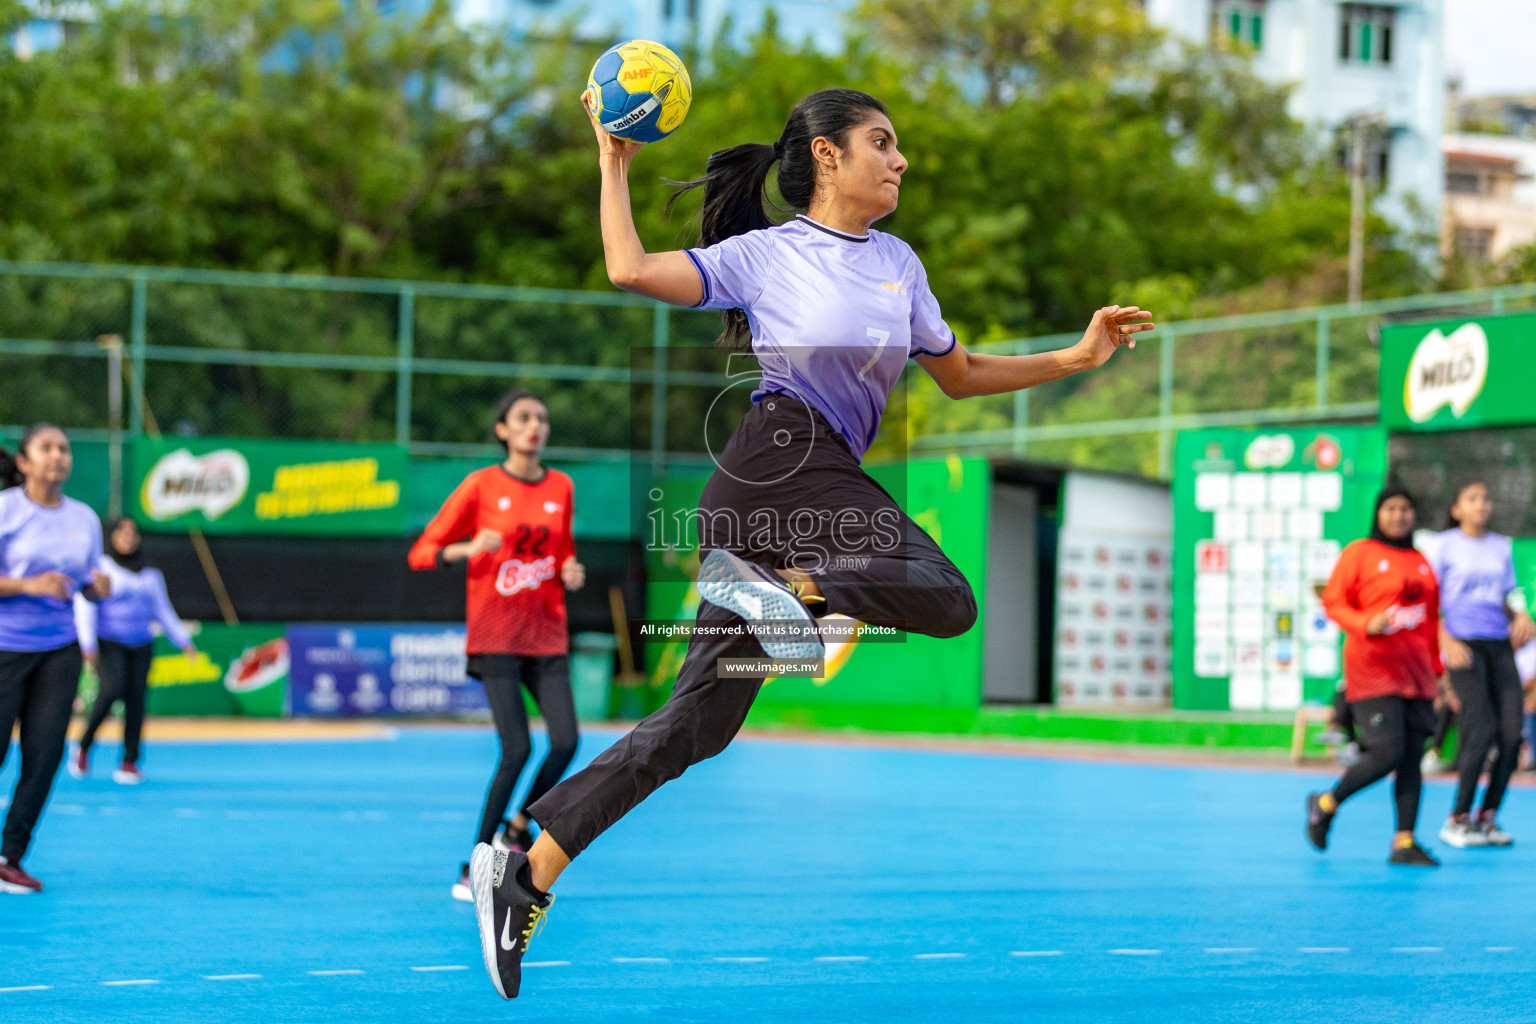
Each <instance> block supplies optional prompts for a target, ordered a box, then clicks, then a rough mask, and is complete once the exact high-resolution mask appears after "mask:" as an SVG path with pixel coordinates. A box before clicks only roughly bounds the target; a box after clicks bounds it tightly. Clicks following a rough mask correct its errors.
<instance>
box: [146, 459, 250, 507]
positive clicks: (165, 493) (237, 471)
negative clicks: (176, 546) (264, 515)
mask: <svg viewBox="0 0 1536 1024" xmlns="http://www.w3.org/2000/svg"><path fill="white" fill-rule="evenodd" d="M250 482H251V467H250V463H248V462H246V461H245V456H244V455H241V454H240V453H239V452H237V451H235V450H234V449H232V448H222V449H220V450H218V451H215V452H209V453H208V454H206V455H193V454H192V453H191V452H190V451H188V450H187V449H185V448H180V449H177V450H176V451H174V452H171V453H170V454H169V455H163V456H161V457H160V460H159V461H158V462H156V463H155V464H154V466H153V468H151V469H150V471H149V473H148V475H147V476H145V477H144V486H143V488H142V489H141V490H140V493H139V503H140V504H141V505H143V506H144V514H145V515H147V516H149V518H151V519H155V520H160V521H164V520H167V519H175V518H177V517H179V516H184V515H187V514H188V513H191V512H201V513H202V514H203V515H204V516H206V517H207V518H209V519H217V518H219V517H220V516H222V515H223V514H224V513H226V512H228V511H229V510H230V509H232V508H234V507H235V506H236V505H238V504H240V499H242V498H244V497H245V491H246V488H247V487H248V486H249V485H250Z"/></svg>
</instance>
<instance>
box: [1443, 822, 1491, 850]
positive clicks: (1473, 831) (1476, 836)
mask: <svg viewBox="0 0 1536 1024" xmlns="http://www.w3.org/2000/svg"><path fill="white" fill-rule="evenodd" d="M1440 841H1441V842H1442V843H1445V844H1446V845H1447V846H1454V847H1456V848H1457V849H1459V850H1465V849H1466V848H1467V847H1469V846H1487V845H1488V836H1487V835H1485V834H1484V832H1483V830H1482V828H1480V827H1479V825H1478V823H1477V822H1475V821H1473V820H1472V816H1471V815H1468V814H1460V815H1457V814H1453V815H1451V816H1450V817H1449V818H1447V819H1446V820H1445V824H1444V825H1442V826H1440Z"/></svg>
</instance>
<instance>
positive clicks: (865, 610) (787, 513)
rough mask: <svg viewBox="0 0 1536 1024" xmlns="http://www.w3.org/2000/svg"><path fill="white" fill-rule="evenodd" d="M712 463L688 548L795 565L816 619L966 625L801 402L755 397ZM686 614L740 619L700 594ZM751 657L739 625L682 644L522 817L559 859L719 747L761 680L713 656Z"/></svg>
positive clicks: (913, 531) (960, 598) (849, 456)
mask: <svg viewBox="0 0 1536 1024" xmlns="http://www.w3.org/2000/svg"><path fill="white" fill-rule="evenodd" d="M717 466H718V468H717V469H716V471H715V472H714V474H713V475H712V476H711V477H710V479H709V482H708V483H707V484H706V485H705V487H704V492H703V494H702V495H701V497H700V499H699V512H700V515H699V518H698V524H699V545H700V549H701V550H707V549H711V548H721V547H723V548H729V549H731V550H733V551H735V552H736V553H737V554H739V555H741V556H742V557H743V558H746V559H748V560H749V561H754V562H757V563H759V564H762V565H767V566H770V567H774V568H783V567H787V566H790V565H794V566H796V567H798V568H802V569H805V570H806V571H807V572H810V573H812V574H813V575H814V576H815V577H816V579H817V583H818V585H819V587H820V589H821V591H822V593H823V594H824V595H825V597H826V603H825V604H817V605H813V606H812V607H813V608H814V609H815V610H816V614H818V615H823V614H831V613H833V612H840V613H842V614H845V615H848V616H851V617H852V618H854V619H857V620H859V621H860V622H864V623H868V624H873V625H889V626H892V627H895V628H897V629H902V630H907V631H909V632H914V633H923V634H926V635H928V636H938V637H951V636H958V635H960V634H961V633H964V632H965V631H966V630H968V629H970V628H971V626H972V625H974V624H975V622H976V599H975V596H974V595H973V594H972V592H971V587H970V584H969V583H967V582H966V580H965V576H964V575H963V574H961V572H960V570H959V569H957V568H955V566H954V564H953V563H952V562H950V560H949V559H948V558H946V557H945V555H944V553H943V552H942V551H940V550H939V547H938V545H937V544H935V543H934V542H933V538H931V537H929V536H928V534H926V533H924V532H923V530H922V528H921V527H919V526H918V525H917V524H916V523H914V522H913V521H912V520H911V519H910V518H909V517H908V516H907V515H906V514H905V513H904V512H902V511H901V509H900V507H899V506H898V505H897V503H896V501H895V499H894V498H892V497H891V496H890V495H889V494H888V493H886V491H885V490H884V488H882V487H881V486H880V485H879V484H877V483H876V482H875V481H874V480H873V479H872V478H871V477H870V476H869V475H868V474H867V473H865V472H864V471H863V469H862V468H861V467H860V466H859V462H858V459H856V458H855V457H854V455H853V453H852V452H851V451H850V450H849V448H848V446H847V445H846V444H845V443H844V442H843V440H842V438H841V437H840V436H838V435H837V434H836V433H834V432H833V430H832V428H831V426H830V425H829V424H828V423H827V421H826V420H825V419H824V418H823V417H822V416H821V415H820V414H819V413H817V412H815V411H814V410H812V409H810V408H809V407H808V406H806V405H804V404H802V403H800V402H798V401H796V400H794V399H790V398H787V397H785V396H782V395H770V396H768V397H766V398H764V399H763V400H762V401H761V402H760V403H758V404H757V405H755V406H753V407H752V409H751V410H750V411H748V413H747V414H746V416H745V417H743V419H742V421H741V423H740V425H739V426H738V427H737V428H736V432H735V433H734V434H733V435H732V436H731V440H730V442H729V443H728V444H727V445H726V446H725V449H724V451H723V452H722V453H721V455H720V457H719V458H718V460H717ZM773 527H777V528H778V529H777V530H775V529H773ZM698 621H699V623H700V624H701V625H711V626H720V627H722V628H723V627H726V626H729V625H731V624H736V625H740V624H741V620H740V619H739V618H737V617H736V616H735V615H733V614H732V613H731V612H728V611H726V610H724V609H723V608H720V607H718V606H716V605H712V604H709V603H708V602H701V603H700V605H699V614H698ZM763 656H764V655H763V649H762V647H761V646H759V644H758V643H757V641H756V640H754V639H752V638H751V637H750V635H746V636H741V637H739V638H735V637H726V638H719V637H716V638H712V639H708V640H700V639H697V638H695V639H693V640H692V641H690V643H689V646H688V654H687V656H686V657H685V658H684V659H683V665H682V668H681V669H680V670H679V671H678V675H677V683H676V685H675V686H674V687H673V690H672V697H671V699H670V700H668V701H667V703H666V704H665V705H663V706H662V707H661V708H660V709H659V710H657V711H656V712H655V713H654V714H652V715H650V716H649V717H647V718H646V719H645V720H644V721H642V722H641V723H640V724H639V725H637V726H635V728H634V730H633V731H632V732H630V733H629V735H627V736H625V737H624V738H623V739H621V740H619V741H618V742H617V743H615V744H614V745H613V746H612V747H610V748H609V749H608V750H606V751H605V752H603V753H602V754H601V755H599V756H598V758H597V759H596V760H595V761H593V762H592V763H591V764H590V765H588V766H587V767H586V768H584V769H582V770H581V771H579V772H577V773H576V774H575V775H573V776H571V777H570V778H569V779H567V780H565V781H564V782H562V783H561V784H560V785H558V786H556V787H555V788H554V789H553V790H551V791H550V793H549V794H548V795H547V796H545V797H544V799H542V800H540V801H538V802H537V803H535V804H534V805H533V807H532V808H531V809H530V813H532V815H533V817H534V818H535V819H536V820H537V821H538V822H539V824H541V825H543V826H544V829H545V831H547V832H549V833H550V835H551V836H552V837H553V838H554V839H555V841H556V842H558V843H559V844H560V847H561V849H562V850H564V851H565V853H566V854H567V855H568V856H570V857H575V856H576V855H577V854H579V853H581V852H582V851H583V850H585V849H586V848H587V846H588V845H589V844H590V843H591V842H592V841H593V840H594V839H596V838H597V837H598V836H599V835H601V834H602V833H603V832H604V830H606V829H608V828H609V827H610V826H612V825H613V824H614V822H616V821H618V820H619V819H620V818H622V817H623V816H624V815H625V814H627V813H628V812H629V811H630V810H632V809H633V808H634V807H635V806H636V805H638V804H639V803H640V802H641V801H642V800H644V799H645V798H646V797H647V796H649V795H650V794H651V793H652V792H654V791H655V790H656V789H657V788H658V787H659V786H661V785H662V783H664V782H667V781H669V780H671V779H675V778H677V777H678V776H679V775H681V774H683V772H684V771H685V770H686V769H687V768H688V767H689V766H690V765H693V764H697V763H698V762H699V761H702V760H704V759H706V758H710V757H713V756H715V755H716V754H718V753H720V752H721V751H722V750H724V749H725V748H726V746H727V745H728V744H729V743H730V742H731V740H732V739H733V738H734V737H735V735H736V733H737V731H738V730H739V729H740V728H741V724H742V722H743V721H744V720H745V719H746V716H747V711H748V710H749V709H750V708H751V707H752V701H753V700H754V699H755V698H756V697H757V691H758V690H759V689H760V688H761V686H762V680H760V679H722V678H720V676H719V673H718V671H717V662H718V661H719V659H721V658H722V657H744V658H762V657H763Z"/></svg>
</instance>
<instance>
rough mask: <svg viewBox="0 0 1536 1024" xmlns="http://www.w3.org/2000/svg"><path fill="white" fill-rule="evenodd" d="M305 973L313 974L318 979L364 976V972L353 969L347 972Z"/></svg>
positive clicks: (306, 972) (307, 972)
mask: <svg viewBox="0 0 1536 1024" xmlns="http://www.w3.org/2000/svg"><path fill="white" fill-rule="evenodd" d="M304 973H305V974H313V975H314V976H315V977H317V978H334V977H337V976H338V975H342V974H362V973H363V972H362V971H359V970H357V969H355V968H353V969H350V970H345V971H305V972H304Z"/></svg>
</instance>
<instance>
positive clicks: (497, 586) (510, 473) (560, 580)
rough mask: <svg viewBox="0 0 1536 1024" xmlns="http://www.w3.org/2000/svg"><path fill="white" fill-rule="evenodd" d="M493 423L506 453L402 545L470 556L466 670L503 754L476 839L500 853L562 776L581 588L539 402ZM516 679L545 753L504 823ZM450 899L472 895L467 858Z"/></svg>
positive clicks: (517, 732)
mask: <svg viewBox="0 0 1536 1024" xmlns="http://www.w3.org/2000/svg"><path fill="white" fill-rule="evenodd" d="M494 429H495V432H496V437H497V439H498V440H500V441H501V442H502V443H503V444H505V445H506V446H507V458H506V461H505V462H502V463H499V464H497V465H495V466H488V467H486V468H485V469H481V470H476V471H475V472H473V473H471V474H470V475H469V476H467V477H465V478H464V482H463V483H461V484H459V486H458V487H457V488H455V490H454V492H453V493H452V494H450V495H449V496H448V500H447V501H445V502H443V507H442V508H441V509H439V510H438V513H437V515H436V516H434V517H433V518H432V521H431V522H430V523H428V524H427V528H426V530H425V532H423V533H422V535H421V539H420V540H418V541H417V542H416V544H415V545H414V546H413V547H412V548H411V553H410V562H411V568H413V569H431V568H434V567H436V566H440V565H445V564H448V563H452V562H465V561H467V562H468V563H469V580H468V584H467V590H468V594H467V597H468V600H467V608H466V617H467V619H468V636H467V637H466V642H465V650H466V653H467V654H468V655H469V674H470V675H472V676H474V677H475V678H476V679H479V680H480V681H481V682H482V683H483V684H484V685H485V696H486V700H487V702H488V703H489V704H490V706H491V717H492V719H493V720H494V721H495V723H496V732H497V734H498V735H499V736H500V738H501V762H500V763H499V764H498V765H497V767H496V774H495V775H494V776H493V777H492V779H491V785H490V789H489V791H487V793H486V795H485V810H484V812H483V813H482V814H481V817H480V831H479V834H478V836H477V839H476V842H480V843H489V842H491V841H492V839H493V837H494V838H495V839H496V841H497V843H498V845H499V846H501V847H502V848H504V849H517V850H527V849H528V847H529V846H531V845H532V844H533V837H532V836H531V835H530V834H529V830H528V825H529V818H528V815H527V812H526V808H527V806H528V804H531V803H532V802H533V801H535V800H537V799H538V798H539V797H541V796H543V795H544V794H545V793H546V792H548V791H549V790H550V789H551V788H552V787H553V786H554V785H555V783H557V782H559V781H560V776H561V775H563V774H565V770H566V768H567V767H569V766H570V763H571V758H572V757H574V756H575V754H576V743H577V732H576V709H575V703H574V701H573V699H572V697H571V670H570V662H569V660H568V658H567V654H568V652H569V649H570V645H569V636H568V634H567V631H566V616H565V591H566V590H567V589H569V590H576V589H577V588H579V587H580V586H581V585H582V584H583V583H584V582H585V581H586V572H585V570H584V569H583V568H582V566H581V563H580V562H578V561H576V542H575V539H574V538H573V537H572V535H571V521H572V519H571V516H572V511H571V501H572V485H571V478H570V477H568V476H566V475H565V474H564V473H562V472H560V471H559V470H557V469H549V468H547V467H545V466H543V465H542V464H541V463H540V461H539V455H540V453H541V452H542V451H543V450H544V445H545V444H546V443H547V442H548V440H549V411H548V410H547V409H545V407H544V403H543V402H542V401H540V400H539V398H538V397H537V396H535V395H533V394H531V393H529V392H527V391H511V392H508V393H507V394H506V395H504V396H503V397H502V399H501V402H500V403H498V405H497V410H496V423H495V428H494ZM525 686H526V687H527V688H528V692H529V693H530V694H532V696H533V699H534V700H535V701H536V702H537V703H538V705H539V710H540V712H541V713H542V714H543V715H544V723H545V725H546V726H547V728H548V730H549V753H548V754H547V755H546V756H545V758H544V762H543V763H542V764H541V765H539V770H538V773H537V774H536V775H535V776H534V780H533V785H532V787H531V788H530V789H529V791H528V797H527V799H526V800H525V801H524V802H523V809H520V810H519V811H518V813H517V815H516V816H515V817H513V818H511V819H510V820H506V819H505V815H506V812H507V805H508V804H509V803H510V802H511V800H512V792H513V790H514V789H516V788H517V779H518V776H519V775H521V774H522V771H523V766H524V765H525V764H526V763H527V761H528V755H529V753H530V751H531V749H532V744H531V742H530V740H529V737H528V715H527V711H526V709H525V707H524V704H523V694H522V688H523V687H525ZM498 824H501V825H503V829H502V832H501V833H500V835H497V833H496V826H497V825H498ZM453 896H454V898H455V899H458V900H462V901H464V902H470V901H471V900H472V897H471V895H470V889H469V865H468V864H467V863H466V864H463V865H461V867H460V869H459V880H458V882H457V883H456V884H455V885H454V887H453Z"/></svg>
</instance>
